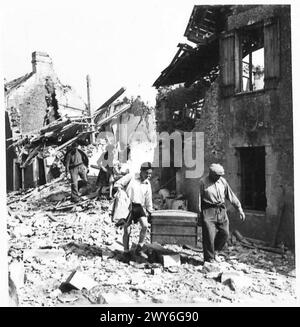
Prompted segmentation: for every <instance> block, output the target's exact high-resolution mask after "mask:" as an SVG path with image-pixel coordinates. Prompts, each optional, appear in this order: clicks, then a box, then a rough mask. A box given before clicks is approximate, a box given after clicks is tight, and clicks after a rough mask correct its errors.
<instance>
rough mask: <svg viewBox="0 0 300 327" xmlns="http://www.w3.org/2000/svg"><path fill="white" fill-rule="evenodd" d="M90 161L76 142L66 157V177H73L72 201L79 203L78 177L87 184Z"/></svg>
mask: <svg viewBox="0 0 300 327" xmlns="http://www.w3.org/2000/svg"><path fill="white" fill-rule="evenodd" d="M88 164H89V159H88V157H87V155H86V154H85V153H84V152H83V151H82V150H80V149H78V143H77V142H74V143H73V144H72V146H71V148H70V150H69V151H67V153H66V156H65V167H66V175H67V176H68V175H69V174H70V176H71V201H72V202H79V201H80V195H79V192H78V176H79V177H80V178H81V179H82V180H83V181H84V182H85V183H88V180H87V170H88Z"/></svg>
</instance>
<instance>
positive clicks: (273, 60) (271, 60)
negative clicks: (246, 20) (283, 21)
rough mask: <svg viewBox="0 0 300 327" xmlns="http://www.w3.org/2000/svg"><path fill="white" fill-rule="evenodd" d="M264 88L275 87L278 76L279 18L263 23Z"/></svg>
mask: <svg viewBox="0 0 300 327" xmlns="http://www.w3.org/2000/svg"><path fill="white" fill-rule="evenodd" d="M264 48H265V88H266V89H270V88H275V87H276V86H277V84H278V80H279V78H280V29H279V20H278V19H270V20H267V21H265V23H264Z"/></svg>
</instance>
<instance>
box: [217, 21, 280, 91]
mask: <svg viewBox="0 0 300 327" xmlns="http://www.w3.org/2000/svg"><path fill="white" fill-rule="evenodd" d="M220 66H221V67H220V68H221V82H222V94H223V96H224V97H228V96H232V95H233V94H235V93H240V92H252V91H257V90H260V89H270V88H275V87H276V86H277V83H278V80H279V77H280V28H279V20H278V19H275V18H272V19H268V20H265V21H264V22H260V23H257V24H255V25H251V26H246V27H244V28H241V29H238V30H237V31H234V32H230V33H226V34H223V35H222V37H221V38H220Z"/></svg>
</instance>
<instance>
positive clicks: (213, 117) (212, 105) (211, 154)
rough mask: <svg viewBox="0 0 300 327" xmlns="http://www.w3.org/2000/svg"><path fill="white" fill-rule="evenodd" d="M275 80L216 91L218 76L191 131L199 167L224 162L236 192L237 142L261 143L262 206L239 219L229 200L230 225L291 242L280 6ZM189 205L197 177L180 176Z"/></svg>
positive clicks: (287, 92)
mask: <svg viewBox="0 0 300 327" xmlns="http://www.w3.org/2000/svg"><path fill="white" fill-rule="evenodd" d="M280 10H282V13H283V15H281V18H280V46H281V49H280V58H281V59H280V74H281V75H280V80H279V83H278V86H277V88H275V89H268V90H267V89H265V90H261V91H256V92H252V93H244V94H236V95H234V96H232V97H229V98H222V97H221V96H220V87H219V82H218V80H217V81H216V82H215V83H214V84H213V85H212V87H211V88H210V90H209V91H208V92H207V94H206V97H205V104H204V108H203V114H202V116H201V119H200V121H199V122H198V123H197V125H196V127H195V129H194V131H203V132H204V133H205V135H204V139H205V148H204V149H205V151H204V153H205V167H206V172H207V167H208V166H209V164H210V163H212V162H219V163H221V164H223V165H224V168H225V171H226V179H227V180H228V182H229V183H230V185H231V187H232V189H233V190H234V192H235V193H236V194H237V196H238V197H239V198H240V195H241V189H240V188H241V180H240V178H241V177H240V176H241V175H240V173H241V172H240V159H239V152H238V150H237V148H238V147H251V146H264V147H265V150H266V157H265V164H266V167H265V176H266V197H267V208H266V211H265V212H253V211H247V213H246V222H244V223H241V222H240V220H239V219H238V215H237V213H236V211H235V210H234V209H233V208H232V207H231V206H229V215H230V220H231V229H232V230H233V229H235V228H237V229H239V230H240V231H241V232H242V234H245V235H248V236H250V237H254V238H258V239H264V240H266V241H269V242H271V243H273V244H275V243H279V242H281V241H282V242H284V243H285V244H286V245H287V246H289V247H290V248H293V247H294V204H293V199H294V189H293V185H294V178H293V119H292V117H293V115H292V74H291V40H290V17H289V14H288V11H289V10H288V8H281V9H280ZM184 183H185V188H186V189H187V195H188V197H189V200H190V209H191V210H194V209H196V208H197V205H198V203H197V198H196V197H195V192H197V191H198V190H197V182H196V181H189V180H185V181H184Z"/></svg>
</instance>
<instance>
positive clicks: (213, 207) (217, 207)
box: [199, 164, 245, 262]
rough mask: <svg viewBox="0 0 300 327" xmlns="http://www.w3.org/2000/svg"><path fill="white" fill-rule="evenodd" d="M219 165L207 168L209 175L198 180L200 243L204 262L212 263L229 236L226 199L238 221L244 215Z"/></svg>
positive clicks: (242, 218)
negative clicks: (237, 213)
mask: <svg viewBox="0 0 300 327" xmlns="http://www.w3.org/2000/svg"><path fill="white" fill-rule="evenodd" d="M223 175H224V168H223V167H222V166H221V165H220V164H212V165H211V166H210V167H209V175H208V176H206V177H204V178H203V179H201V180H200V192H199V213H200V217H201V222H202V242H203V254H204V261H208V262H214V261H215V259H216V258H215V251H221V250H222V249H223V247H224V245H225V244H226V242H227V240H228V236H229V220H228V216H227V212H226V206H225V199H227V200H228V201H229V202H230V203H231V204H232V205H233V206H234V207H235V208H236V209H237V210H238V212H239V215H240V219H241V220H245V214H244V212H243V209H242V206H241V203H240V201H239V200H238V198H237V197H236V195H235V194H234V193H233V191H232V190H231V188H230V186H229V184H228V183H227V181H226V180H225V178H223V177H221V176H223Z"/></svg>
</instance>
